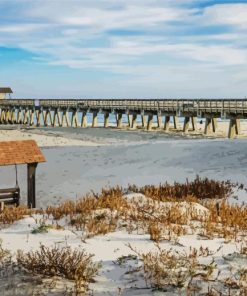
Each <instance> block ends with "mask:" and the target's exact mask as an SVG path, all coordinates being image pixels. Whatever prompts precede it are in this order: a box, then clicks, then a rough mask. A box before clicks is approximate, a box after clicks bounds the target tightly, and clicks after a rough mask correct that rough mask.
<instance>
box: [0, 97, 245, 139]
mask: <svg viewBox="0 0 247 296" xmlns="http://www.w3.org/2000/svg"><path fill="white" fill-rule="evenodd" d="M89 113H91V114H92V124H91V126H92V127H97V126H98V121H97V117H98V114H103V115H104V127H105V128H107V127H108V126H109V114H114V115H115V117H116V124H117V127H118V128H122V119H123V114H125V115H127V117H128V126H129V127H130V128H133V129H135V128H136V127H137V116H141V122H142V127H143V128H144V129H147V130H149V131H151V130H152V129H153V119H154V117H156V118H157V123H158V127H159V128H160V129H163V130H165V131H169V129H170V126H171V122H172V123H173V128H174V129H177V122H178V121H177V120H178V117H183V118H184V125H183V131H184V132H188V131H189V125H190V124H191V126H192V130H196V129H197V126H196V123H197V118H204V119H205V129H204V133H205V134H209V132H213V133H214V132H216V129H217V119H219V118H221V119H229V120H230V122H229V130H228V137H229V138H234V137H235V136H236V135H238V134H239V133H240V119H247V99H210V100H209V99H208V100H204V99H198V100H180V99H163V100H161V99H159V100H153V99H152V100H122V99H119V100H110V99H104V100H82V99H73V100H59V99H51V100H50V99H42V100H31V99H8V100H0V124H26V125H30V126H33V125H36V126H60V127H62V126H63V127H81V128H85V127H88V123H87V116H88V114H89ZM163 117H164V119H163ZM171 118H172V119H173V120H171Z"/></svg>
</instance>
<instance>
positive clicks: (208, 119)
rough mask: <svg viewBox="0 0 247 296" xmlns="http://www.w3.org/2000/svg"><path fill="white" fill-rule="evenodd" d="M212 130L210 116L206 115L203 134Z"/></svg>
mask: <svg viewBox="0 0 247 296" xmlns="http://www.w3.org/2000/svg"><path fill="white" fill-rule="evenodd" d="M211 131H212V118H209V117H206V121H205V128H204V134H205V135H208V134H209V133H210V132H211Z"/></svg>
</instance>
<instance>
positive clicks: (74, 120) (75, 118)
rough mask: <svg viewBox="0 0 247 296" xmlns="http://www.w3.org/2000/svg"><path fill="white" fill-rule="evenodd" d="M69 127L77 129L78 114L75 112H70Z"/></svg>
mask: <svg viewBox="0 0 247 296" xmlns="http://www.w3.org/2000/svg"><path fill="white" fill-rule="evenodd" d="M71 126H72V127H78V113H77V110H73V111H72V118H71Z"/></svg>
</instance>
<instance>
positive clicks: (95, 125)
mask: <svg viewBox="0 0 247 296" xmlns="http://www.w3.org/2000/svg"><path fill="white" fill-rule="evenodd" d="M97 115H98V113H97V112H93V121H92V127H97V126H98V117H97Z"/></svg>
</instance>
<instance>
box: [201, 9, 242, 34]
mask: <svg viewBox="0 0 247 296" xmlns="http://www.w3.org/2000/svg"><path fill="white" fill-rule="evenodd" d="M203 16H204V18H205V20H206V21H208V22H209V23H211V24H224V25H237V26H240V27H242V28H245V29H246V25H247V4H244V3H241V4H238V3H236V4H221V5H214V6H210V7H207V8H205V10H204V13H203Z"/></svg>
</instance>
